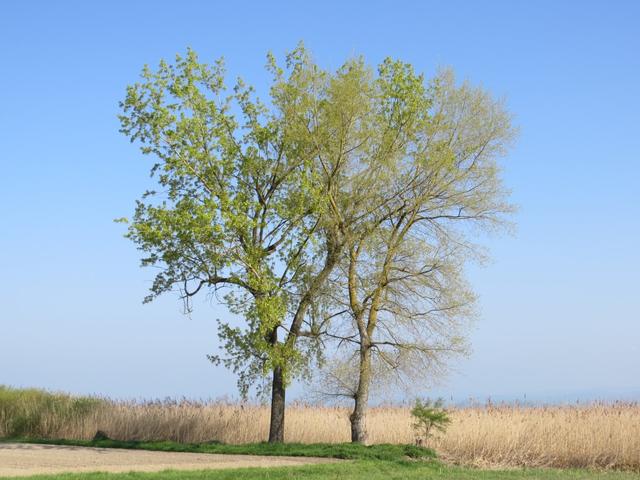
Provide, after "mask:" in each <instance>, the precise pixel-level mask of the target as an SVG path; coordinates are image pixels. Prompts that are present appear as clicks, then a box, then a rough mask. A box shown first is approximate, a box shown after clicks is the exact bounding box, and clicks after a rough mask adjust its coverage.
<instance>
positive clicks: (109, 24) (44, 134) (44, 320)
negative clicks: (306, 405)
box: [0, 0, 640, 400]
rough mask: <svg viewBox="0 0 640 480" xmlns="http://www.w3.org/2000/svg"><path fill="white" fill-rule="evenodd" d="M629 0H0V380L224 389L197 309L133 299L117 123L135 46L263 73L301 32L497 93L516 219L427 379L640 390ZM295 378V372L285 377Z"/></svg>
mask: <svg viewBox="0 0 640 480" xmlns="http://www.w3.org/2000/svg"><path fill="white" fill-rule="evenodd" d="M639 25H640V2H636V1H628V2H624V1H610V2H609V1H607V2H605V1H601V2H587V1H575V2H569V1H563V2H558V1H550V2H542V1H537V2H516V1H505V2H498V1H494V2H489V1H486V2H476V1H471V0H470V1H468V2H451V1H447V2H445V1H441V2H426V1H425V2H419V1H415V2H402V1H393V2H392V1H388V2H377V1H367V2H364V1H363V2H332V1H322V2H320V1H318V2H278V1H270V2H258V1H256V2H253V3H250V2H231V1H227V2H222V1H218V2H214V1H207V2H205V1H202V2H193V1H180V2H175V1H174V2H160V1H153V2H152V1H148V2H143V1H127V2H116V1H108V2H107V1H104V2H88V1H78V2H64V1H60V2H45V1H42V2H30V1H17V0H14V1H3V2H2V3H0V51H1V52H2V66H1V67H0V109H1V110H0V140H1V150H0V167H1V168H0V218H1V219H2V228H1V230H0V233H1V234H0V384H1V383H4V384H10V385H16V386H40V387H46V388H52V389H62V390H67V391H71V392H78V393H101V394H108V395H112V396H116V397H164V396H167V395H171V396H183V395H184V396H188V397H211V396H213V397H218V396H223V395H228V396H233V395H236V390H235V379H234V377H233V376H232V375H231V374H230V373H228V372H226V371H224V370H223V369H222V368H221V367H220V368H215V367H213V366H212V365H210V364H209V363H208V362H207V360H206V357H205V356H206V354H207V353H212V352H215V351H216V345H217V343H216V342H217V337H216V331H215V327H216V325H215V319H216V318H217V317H220V316H222V315H224V314H225V313H224V310H223V309H221V308H219V307H217V306H216V305H215V304H211V303H208V302H206V301H204V300H203V301H201V302H199V303H196V310H195V312H194V314H193V315H192V317H191V318H186V317H184V316H183V315H182V314H181V305H180V302H179V301H178V299H177V298H175V297H171V296H167V297H165V298H162V299H160V300H158V301H157V302H155V303H153V304H151V305H142V304H141V300H142V298H143V296H144V295H145V294H146V292H147V288H148V287H149V284H150V281H151V279H152V278H153V271H149V270H142V269H140V268H139V267H138V258H139V255H138V252H137V251H136V250H135V248H134V246H133V244H131V243H129V242H128V241H127V240H125V239H124V238H122V234H123V226H122V225H119V224H114V223H113V222H112V219H113V218H116V217H121V216H128V215H130V214H131V212H132V210H133V206H134V200H135V199H136V198H138V196H139V195H140V193H141V192H142V191H143V190H144V189H145V188H146V186H147V185H148V182H149V180H148V170H149V167H150V163H151V159H149V158H146V159H143V158H141V156H140V155H139V154H138V151H137V148H136V147H134V146H132V145H130V144H129V143H128V141H127V140H126V138H124V137H123V136H122V135H121V134H119V133H118V121H117V119H116V115H117V113H118V101H119V100H120V99H122V98H123V95H124V91H125V86H126V85H127V84H129V83H132V82H134V81H136V79H137V76H138V74H139V71H140V69H141V67H142V66H143V64H145V63H149V64H152V65H155V64H157V62H158V61H159V60H160V59H161V58H166V59H169V60H171V59H173V57H174V55H175V54H176V53H183V52H184V51H185V49H186V48H187V47H188V46H191V47H192V48H194V49H195V50H196V51H197V52H198V53H199V54H200V57H201V59H206V60H213V59H214V58H217V57H219V56H221V55H224V56H225V58H226V59H227V64H228V67H229V70H230V75H231V76H232V77H234V76H236V75H242V76H243V77H244V78H245V79H246V80H247V81H248V82H250V83H253V84H255V85H256V86H257V87H259V89H260V87H261V85H264V81H265V79H266V75H265V73H264V71H263V65H264V64H265V54H266V52H267V51H268V50H272V51H273V52H274V53H275V54H276V55H278V56H282V55H283V53H284V52H285V51H287V50H289V49H291V48H293V47H294V46H295V45H296V43H297V42H298V41H299V40H304V42H305V44H306V45H307V47H308V48H309V49H311V50H312V51H313V53H314V56H315V58H316V59H317V60H318V61H319V62H320V63H321V64H323V65H325V66H327V67H336V66H338V65H339V64H340V63H341V62H342V61H343V60H344V59H345V58H346V57H348V56H350V55H353V54H364V55H365V56H366V58H367V60H368V61H369V62H371V63H377V62H379V61H381V60H382V59H383V58H384V57H386V56H388V55H391V56H395V57H400V58H402V59H404V60H406V61H409V62H412V63H413V64H414V65H415V66H416V68H417V69H418V70H420V71H424V72H426V73H427V74H430V73H432V72H433V71H434V70H435V69H436V68H437V67H438V66H439V65H450V66H452V67H453V68H454V69H455V70H456V71H457V72H458V74H459V76H460V77H461V78H468V79H470V80H471V81H472V82H474V83H477V84H482V85H483V86H485V87H486V88H488V89H489V90H491V91H492V92H493V93H494V94H495V95H497V96H504V97H505V98H506V99H507V104H508V107H509V109H510V110H511V111H512V112H514V114H515V118H516V123H517V124H518V125H519V127H520V129H521V134H520V138H519V141H518V143H517V145H516V147H515V148H514V150H513V151H512V154H511V155H509V157H508V158H506V159H505V161H504V164H505V179H506V184H507V185H508V186H509V187H510V188H511V189H512V190H513V201H514V202H515V203H517V204H518V205H519V207H520V211H519V213H518V215H517V217H516V221H517V223H518V229H517V233H516V234H515V235H514V236H508V237H502V238H496V239H490V240H489V241H488V242H487V245H488V246H489V247H490V249H491V252H492V257H493V262H492V263H491V264H489V265H488V266H486V267H484V268H475V267H474V268H472V269H471V270H470V272H469V275H470V278H471V280H472V282H473V285H474V286H475V288H476V290H477V292H478V293H479V295H480V301H481V312H482V313H481V317H480V319H479V321H478V322H477V323H476V325H475V327H474V330H473V332H472V335H471V340H472V344H473V350H474V352H473V354H472V355H471V356H470V357H469V358H468V359H466V360H464V361H460V362H458V364H457V365H456V370H457V373H455V374H453V375H452V376H451V377H449V379H448V380H447V381H446V382H445V383H444V384H443V385H441V386H439V387H438V388H437V389H436V390H434V391H431V392H430V393H432V394H441V395H446V396H449V395H452V396H453V397H454V399H455V400H462V399H464V398H466V397H468V396H475V397H478V398H484V397H486V396H489V395H490V396H492V397H494V398H503V399H522V398H523V396H524V395H525V394H526V395H527V397H528V398H529V399H536V398H539V399H568V400H571V399H574V398H586V397H593V396H597V397H603V396H607V397H621V396H633V395H635V396H636V397H640V292H639V285H640V281H639V278H638V275H639V272H640V248H639V247H640V187H639V180H640V120H639V117H638V114H639V111H640V27H639ZM296 391H298V394H299V389H297V390H296Z"/></svg>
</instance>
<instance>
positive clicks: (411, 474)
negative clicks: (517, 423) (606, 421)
mask: <svg viewBox="0 0 640 480" xmlns="http://www.w3.org/2000/svg"><path fill="white" fill-rule="evenodd" d="M27 479H28V480H295V479H299V480H329V479H331V480H338V479H339V480H637V479H638V475H637V474H634V473H629V472H611V471H607V472H594V471H586V470H508V471H492V470H474V469H463V468H455V467H447V466H444V465H441V464H439V463H438V462H416V461H414V462H408V461H385V460H354V461H352V462H347V463H340V464H327V465H309V466H305V467H276V468H244V469H230V470H198V471H178V470H167V471H164V472H157V473H142V472H130V473H77V474H68V473H67V474H58V475H37V476H32V477H6V478H3V480H27Z"/></svg>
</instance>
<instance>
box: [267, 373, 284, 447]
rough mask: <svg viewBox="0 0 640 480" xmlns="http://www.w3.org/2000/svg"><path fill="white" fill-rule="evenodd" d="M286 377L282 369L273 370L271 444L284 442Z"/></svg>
mask: <svg viewBox="0 0 640 480" xmlns="http://www.w3.org/2000/svg"><path fill="white" fill-rule="evenodd" d="M285 392H286V387H285V385H284V376H283V373H282V368H280V367H276V368H275V369H274V370H273V382H272V385H271V424H270V426H269V443H282V442H284V411H285V408H284V407H285Z"/></svg>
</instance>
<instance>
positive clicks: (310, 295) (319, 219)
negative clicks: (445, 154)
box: [120, 46, 388, 441]
mask: <svg viewBox="0 0 640 480" xmlns="http://www.w3.org/2000/svg"><path fill="white" fill-rule="evenodd" d="M267 69H268V70H269V72H270V73H271V75H272V83H271V88H270V102H269V106H267V105H266V104H264V103H262V102H260V101H259V100H258V99H256V98H255V95H254V94H253V90H252V89H251V88H250V87H248V86H246V85H245V84H244V83H243V82H242V81H241V80H238V82H237V83H236V84H235V86H234V87H233V88H232V89H228V88H227V87H226V86H225V81H224V67H223V62H222V61H221V60H220V61H217V62H216V63H214V64H213V65H207V64H205V63H201V62H200V61H199V60H198V57H197V55H196V54H195V53H194V52H193V51H188V53H187V55H186V56H185V57H181V56H178V57H176V61H175V64H169V63H166V62H164V61H163V62H161V63H160V65H159V66H158V68H157V69H156V70H151V69H150V68H148V67H145V68H144V70H143V72H142V78H141V81H139V82H138V83H136V84H134V85H132V86H130V87H129V88H128V90H127V95H126V98H125V100H124V101H123V102H122V104H121V107H122V111H123V113H122V115H121V116H120V120H121V125H122V128H121V131H122V132H123V133H124V134H125V135H127V136H128V137H129V138H130V139H131V141H135V142H138V143H139V144H140V146H141V150H142V152H143V153H144V154H147V155H150V156H152V157H153V158H154V159H155V163H154V165H153V167H152V169H151V173H152V176H154V177H155V178H156V180H157V183H158V185H159V188H158V189H157V190H153V191H148V192H146V193H145V194H144V195H143V197H142V198H141V199H140V200H139V201H138V203H137V207H136V210H135V213H134V215H133V218H132V219H131V220H130V221H129V230H128V237H129V238H130V239H131V240H132V241H133V242H135V243H136V244H137V246H138V248H139V249H140V250H141V251H142V252H144V254H145V256H144V258H143V259H142V265H143V266H153V267H157V268H158V269H159V270H158V273H157V275H156V277H155V281H154V283H153V286H152V288H151V292H150V294H149V296H148V297H147V298H146V301H151V300H153V299H154V298H155V297H157V296H158V295H161V294H163V293H166V292H169V291H174V290H177V291H179V292H180V296H181V297H182V299H183V300H184V302H185V307H186V309H187V310H189V309H190V308H191V299H192V297H193V296H195V295H196V294H198V293H199V292H201V291H203V290H205V291H209V293H213V294H215V295H216V298H218V299H219V300H220V301H221V302H223V303H225V304H226V305H227V306H228V308H229V310H230V312H232V313H235V314H239V315H241V316H242V317H243V319H244V322H243V324H242V325H241V326H237V325H234V324H232V323H231V322H228V321H220V324H219V336H220V338H221V341H222V345H223V350H224V355H221V356H211V359H212V360H213V361H214V362H222V363H223V364H224V365H225V366H227V367H229V368H231V369H233V370H234V371H235V372H236V373H237V374H238V376H239V382H238V383H239V387H240V391H241V392H242V393H243V394H245V395H246V394H247V393H248V391H249V387H250V386H251V385H254V384H255V383H256V382H257V381H259V380H260V379H262V378H264V377H265V376H267V375H269V374H270V373H271V375H272V379H271V385H270V390H271V428H270V434H269V439H270V441H282V440H283V438H284V413H285V411H284V409H285V389H286V386H287V384H288V383H289V382H290V381H291V379H292V378H294V377H295V376H296V375H304V374H305V372H306V369H307V368H308V366H309V362H310V360H311V359H312V358H313V355H312V353H314V352H316V353H317V352H318V351H319V350H318V345H319V344H318V342H317V335H315V332H316V331H317V328H318V327H317V325H310V324H309V322H307V321H306V319H307V317H308V316H309V309H310V308H311V307H312V306H313V304H314V299H315V297H316V295H318V294H319V292H321V291H322V287H323V285H324V284H325V282H326V280H327V279H328V276H329V274H330V273H331V271H332V270H333V269H334V267H335V265H336V264H337V263H338V261H339V259H340V257H341V252H342V250H343V249H344V246H345V245H346V243H347V241H348V238H350V232H351V231H352V230H353V228H354V225H358V224H359V223H360V222H362V221H363V218H364V217H366V209H364V208H363V205H364V204H367V205H368V206H367V209H375V208H376V207H377V206H376V205H375V203H372V202H371V198H369V194H368V192H367V191H366V190H363V189H361V188H359V186H360V185H362V184H363V182H364V179H366V178H368V177H371V176H372V175H378V174H379V173H380V172H383V171H384V165H382V164H381V163H379V162H376V161H374V160H375V159H376V158H377V156H379V154H380V152H381V151H382V149H383V147H384V145H383V144H376V141H377V140H376V137H375V136H374V135H372V133H377V132H376V131H375V130H374V129H373V128H372V120H374V119H375V115H376V112H373V111H372V109H371V98H372V96H371V94H372V92H371V91H370V78H369V77H370V72H369V70H368V69H367V68H366V67H365V65H364V63H363V61H362V60H361V59H356V60H350V61H348V62H346V63H345V64H344V65H343V66H342V67H341V68H340V69H338V70H337V71H336V72H334V73H329V72H326V71H324V70H322V69H320V68H319V67H318V66H317V65H316V64H315V63H314V62H313V61H312V60H311V58H310V56H309V55H308V53H307V52H306V50H305V49H304V48H303V47H302V46H300V47H298V48H297V49H295V50H294V51H292V52H291V53H290V54H289V55H288V56H287V60H286V64H285V67H284V68H281V67H280V66H278V65H277V63H276V61H275V59H274V58H273V57H272V56H271V55H269V57H268V64H267ZM387 136H388V133H387ZM347 192H348V195H347ZM363 212H365V213H363ZM307 326H310V328H309V329H306V327H307ZM306 348H309V349H310V350H306Z"/></svg>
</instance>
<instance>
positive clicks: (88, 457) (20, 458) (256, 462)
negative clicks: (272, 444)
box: [0, 443, 339, 477]
mask: <svg viewBox="0 0 640 480" xmlns="http://www.w3.org/2000/svg"><path fill="white" fill-rule="evenodd" d="M336 461H339V460H335V459H330V458H309V457H266V456H258V455H219V454H207V453H178V452H152V451H145V450H122V449H115V448H91V447H73V446H66V445H37V444H27V443H0V477H9V476H28V475H37V474H43V473H66V472H130V471H139V472H157V471H161V470H167V469H173V470H203V469H209V468H212V469H219V468H241V467H282V466H300V465H309V464H316V463H332V462H336Z"/></svg>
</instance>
